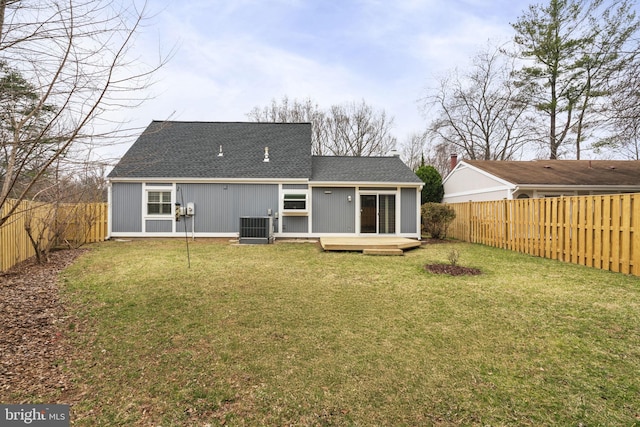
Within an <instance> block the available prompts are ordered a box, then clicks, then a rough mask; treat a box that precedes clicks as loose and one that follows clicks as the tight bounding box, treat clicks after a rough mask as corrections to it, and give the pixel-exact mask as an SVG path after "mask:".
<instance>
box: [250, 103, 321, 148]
mask: <svg viewBox="0 0 640 427" xmlns="http://www.w3.org/2000/svg"><path fill="white" fill-rule="evenodd" d="M247 117H248V118H249V119H250V120H253V121H256V122H271V123H311V129H312V135H311V150H312V153H313V154H314V155H323V154H324V151H325V150H326V147H327V145H328V141H327V138H328V135H327V129H326V121H327V118H326V115H325V113H324V112H323V111H322V110H321V109H320V107H318V104H317V103H315V102H313V101H312V100H311V99H310V98H306V99H303V100H302V101H298V100H297V99H294V100H293V101H291V100H289V97H288V96H286V95H285V96H283V97H282V99H281V100H280V102H277V101H276V100H275V99H273V100H271V105H268V106H266V107H262V108H261V107H254V108H253V109H252V110H251V111H250V112H249V113H248V114H247Z"/></svg>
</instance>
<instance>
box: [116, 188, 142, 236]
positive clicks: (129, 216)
mask: <svg viewBox="0 0 640 427" xmlns="http://www.w3.org/2000/svg"><path fill="white" fill-rule="evenodd" d="M142 202H143V201H142V184H141V183H118V182H115V183H113V184H112V186H111V210H112V212H111V228H112V231H113V232H115V233H122V232H134V233H135V232H141V231H142Z"/></svg>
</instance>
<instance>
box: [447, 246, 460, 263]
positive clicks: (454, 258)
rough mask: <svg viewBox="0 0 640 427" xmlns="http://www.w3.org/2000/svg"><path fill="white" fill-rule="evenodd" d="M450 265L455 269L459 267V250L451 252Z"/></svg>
mask: <svg viewBox="0 0 640 427" xmlns="http://www.w3.org/2000/svg"><path fill="white" fill-rule="evenodd" d="M448 258H449V263H450V264H451V265H453V266H454V267H455V266H456V265H458V260H459V259H460V252H459V251H458V250H457V249H451V252H449V257H448Z"/></svg>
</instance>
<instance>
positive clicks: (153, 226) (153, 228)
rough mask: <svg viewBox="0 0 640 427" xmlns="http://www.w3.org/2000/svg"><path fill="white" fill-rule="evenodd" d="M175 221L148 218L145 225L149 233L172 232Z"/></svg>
mask: <svg viewBox="0 0 640 427" xmlns="http://www.w3.org/2000/svg"><path fill="white" fill-rule="evenodd" d="M172 223H173V221H172V220H170V219H163V220H150V219H148V220H146V221H145V224H144V227H145V231H146V232H147V233H171V231H172V230H171V228H172Z"/></svg>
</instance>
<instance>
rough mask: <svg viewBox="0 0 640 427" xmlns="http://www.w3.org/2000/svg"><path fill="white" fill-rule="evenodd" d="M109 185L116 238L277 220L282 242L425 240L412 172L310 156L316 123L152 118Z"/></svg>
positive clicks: (367, 160)
mask: <svg viewBox="0 0 640 427" xmlns="http://www.w3.org/2000/svg"><path fill="white" fill-rule="evenodd" d="M108 178H109V207H110V215H109V230H110V237H136V236H141V237H154V236H158V237H160V236H162V237H166V236H176V237H178V236H180V235H184V233H185V227H186V232H188V233H189V235H191V234H193V235H194V236H196V237H238V233H239V223H240V218H241V217H270V218H271V220H270V221H271V222H272V223H273V230H274V232H275V233H274V237H276V238H278V237H325V236H327V237H328V236H360V235H367V236H370V235H391V236H401V237H410V238H416V239H419V238H420V190H421V188H422V185H423V182H422V181H421V180H420V179H419V178H418V177H417V176H416V175H415V173H413V172H412V171H411V169H409V168H408V167H407V166H406V165H405V164H404V163H403V162H402V161H401V160H400V158H399V157H397V156H391V157H322V156H312V155H311V124H309V123H222V122H176V121H154V122H152V123H151V124H150V125H149V127H148V128H147V129H146V130H145V131H144V132H143V133H142V135H141V136H140V137H139V138H138V140H137V141H136V142H135V143H134V144H133V145H132V146H131V148H130V149H129V151H127V153H126V154H125V155H124V156H123V157H122V159H121V160H120V161H119V163H118V164H117V165H116V167H115V168H114V169H113V171H112V172H111V173H110V174H109V176H108ZM176 203H179V204H181V205H182V207H183V208H185V207H186V208H187V209H186V210H185V211H183V212H182V213H183V214H193V215H187V216H182V217H180V221H179V222H177V221H176V219H175V218H176V217H175V211H176V206H175V205H176Z"/></svg>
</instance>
